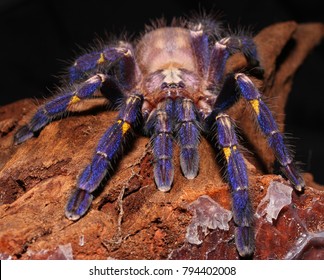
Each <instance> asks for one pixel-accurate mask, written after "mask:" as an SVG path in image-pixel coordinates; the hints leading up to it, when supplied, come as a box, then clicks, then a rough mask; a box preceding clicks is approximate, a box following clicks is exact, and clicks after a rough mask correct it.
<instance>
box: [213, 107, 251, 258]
mask: <svg viewBox="0 0 324 280" xmlns="http://www.w3.org/2000/svg"><path fill="white" fill-rule="evenodd" d="M215 120H216V128H217V140H218V144H219V145H220V147H221V149H222V151H223V153H224V156H225V159H226V163H227V176H228V180H229V184H230V186H231V194H232V203H233V205H232V209H233V217H234V222H235V224H236V225H237V228H236V229H235V242H236V247H237V250H238V252H239V254H240V256H248V255H251V254H253V252H254V248H255V244H254V230H253V211H252V206H251V202H250V198H249V193H248V185H249V181H248V173H247V169H246V165H245V162H244V159H243V156H242V154H241V153H240V152H239V150H238V142H237V137H236V134H235V131H234V128H233V125H232V122H231V120H230V118H229V116H228V115H226V114H222V113H220V114H218V115H217V116H216V118H215Z"/></svg>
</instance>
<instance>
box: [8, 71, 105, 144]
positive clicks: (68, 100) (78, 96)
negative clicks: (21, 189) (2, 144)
mask: <svg viewBox="0 0 324 280" xmlns="http://www.w3.org/2000/svg"><path fill="white" fill-rule="evenodd" d="M107 80H109V77H108V76H106V75H102V74H98V75H95V76H93V77H91V78H89V79H88V80H86V81H85V82H84V83H82V84H80V86H78V87H77V88H76V89H70V90H67V91H65V92H63V94H61V95H58V96H56V97H55V98H54V99H53V100H51V101H49V102H47V103H46V104H44V105H43V106H41V107H40V108H39V109H38V110H37V112H36V113H35V115H34V116H33V117H32V119H31V121H30V122H29V123H28V124H27V125H25V126H23V127H21V128H20V129H19V130H18V131H17V133H16V134H15V137H14V143H15V144H20V143H22V142H24V141H26V140H27V139H29V138H31V137H33V136H34V133H35V132H37V131H39V130H40V129H42V128H43V127H44V126H46V125H47V124H48V123H49V122H51V121H52V120H53V119H55V118H57V117H59V116H62V115H64V114H65V113H66V112H67V111H68V110H69V108H70V106H73V105H74V104H76V103H78V102H80V101H81V100H84V99H88V98H91V97H94V96H95V95H96V94H99V92H100V88H101V86H102V85H103V83H105V82H106V81H107Z"/></svg>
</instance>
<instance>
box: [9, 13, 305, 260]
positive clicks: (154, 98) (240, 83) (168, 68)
mask: <svg viewBox="0 0 324 280" xmlns="http://www.w3.org/2000/svg"><path fill="white" fill-rule="evenodd" d="M234 53H242V54H243V55H244V56H245V58H246V60H247V63H248V66H247V67H245V68H244V69H242V70H241V71H239V72H236V71H235V72H229V73H227V72H226V71H225V66H226V64H227V61H228V59H229V58H230V57H231V55H233V54H234ZM251 69H259V73H262V68H261V66H260V64H259V58H258V54H257V49H256V46H255V44H254V42H253V40H252V38H251V37H249V36H246V35H233V34H232V35H231V34H230V32H229V31H226V30H223V29H222V28H221V27H220V25H219V24H218V23H217V22H214V21H212V20H210V19H208V20H206V19H203V20H192V21H191V20H186V21H182V22H181V24H175V23H173V24H171V26H156V27H155V28H151V29H150V30H148V31H147V32H146V33H145V34H144V35H143V36H141V38H140V39H139V40H138V41H137V42H135V43H134V45H132V44H131V43H129V42H126V41H117V42H114V43H111V44H108V45H106V46H104V47H102V49H101V50H98V51H92V52H89V53H87V54H84V55H82V56H80V57H79V58H78V59H76V61H75V63H74V64H73V65H72V66H71V67H70V68H69V78H70V82H71V85H70V86H69V87H67V88H66V89H65V90H63V91H62V93H61V94H60V95H58V96H56V97H54V98H53V99H52V100H50V101H49V102H47V103H45V104H44V105H43V106H41V107H40V108H39V109H38V110H37V112H36V113H35V115H34V116H33V117H32V119H31V120H30V122H29V123H28V124H27V125H25V126H23V127H21V128H20V129H19V130H18V132H17V133H16V135H15V139H14V141H15V144H19V143H21V142H24V141H25V140H27V139H29V138H31V137H33V136H34V135H35V133H36V132H38V131H40V130H41V129H42V128H43V127H44V126H46V125H47V124H48V123H49V122H51V121H52V120H54V119H56V118H58V117H60V116H62V115H63V114H64V113H66V112H67V111H69V110H70V109H71V108H72V107H73V106H74V104H76V103H79V102H82V101H83V100H85V99H90V98H95V97H98V96H104V97H105V98H107V99H108V100H109V101H110V102H111V103H112V104H120V103H121V104H122V105H121V107H120V110H119V114H118V117H117V119H116V121H115V123H114V124H113V125H112V126H111V127H110V128H108V130H107V131H106V132H105V134H104V135H103V136H102V138H101V139H100V141H99V143H98V146H97V148H96V149H95V152H94V155H93V159H92V162H91V163H90V164H89V165H88V166H86V168H85V169H84V171H83V172H82V173H81V175H80V176H79V178H78V181H77V187H76V190H75V191H74V193H73V194H72V195H71V197H70V199H69V201H68V203H67V206H66V210H65V215H66V217H67V218H68V219H70V220H78V219H79V218H80V217H82V216H83V215H84V214H85V213H86V212H87V210H88V209H89V207H90V205H91V202H92V199H93V194H92V193H93V192H94V191H95V190H96V189H97V188H98V186H99V185H100V183H101V182H102V180H103V179H104V177H105V176H106V174H107V170H109V168H110V166H111V165H112V164H113V163H114V162H115V159H116V157H117V156H118V155H120V154H121V151H122V148H123V146H124V145H125V143H126V142H127V141H129V138H130V137H129V136H132V135H134V133H133V132H134V131H137V130H138V129H140V128H143V129H142V131H143V132H144V133H145V134H146V135H148V136H149V137H150V138H151V144H152V150H153V156H154V179H155V183H156V186H157V188H158V189H159V190H160V191H164V192H166V191H169V190H170V189H171V186H172V182H173V177H174V168H173V159H172V157H173V142H174V140H176V141H177V144H178V145H179V146H180V151H181V153H180V165H181V170H182V172H183V175H184V176H185V177H186V178H188V179H194V178H195V177H196V176H197V174H198V170H199V154H198V145H199V138H200V135H201V134H204V135H205V136H206V137H210V139H212V140H211V141H216V142H217V146H218V147H219V150H220V152H222V153H223V155H224V158H225V161H224V162H225V163H226V168H227V172H226V174H227V179H228V181H229V184H230V187H231V195H232V210H233V216H234V222H235V225H236V227H235V242H236V248H237V250H238V252H239V254H240V255H241V256H249V255H251V254H253V252H254V247H255V245H254V230H253V210H252V206H251V202H250V199H249V192H248V188H249V181H248V174H247V168H246V165H245V162H244V159H243V156H242V154H241V152H240V150H239V148H238V145H239V143H238V139H237V136H236V132H235V129H234V124H233V121H232V120H231V118H230V117H229V115H228V114H226V110H227V109H229V108H230V107H231V106H232V105H233V104H234V103H235V102H236V101H237V100H238V98H239V97H242V98H244V99H245V100H246V101H247V103H248V104H249V106H251V108H252V111H253V112H254V114H255V116H256V119H257V123H258V125H259V127H260V129H261V131H262V132H263V134H264V136H265V137H266V138H267V141H268V144H269V146H270V147H271V148H272V149H273V150H274V153H275V155H276V158H277V160H278V162H279V163H280V165H281V169H282V172H283V173H284V175H285V176H286V177H287V178H288V179H289V181H290V182H291V184H292V185H293V186H294V188H295V189H296V190H298V191H301V190H302V189H303V188H304V185H305V184H304V181H303V178H302V177H301V175H300V174H299V171H298V170H297V168H296V167H295V165H294V163H293V160H292V156H291V155H290V153H289V152H288V150H287V148H286V146H285V144H284V140H283V135H282V134H281V133H280V132H279V129H278V126H277V124H276V122H275V120H274V118H273V116H272V114H271V112H270V110H269V109H268V107H267V106H266V104H265V103H264V102H263V101H262V98H261V93H260V92H259V90H258V88H257V87H256V86H255V85H254V83H253V82H252V80H251V79H250V78H249V74H251V73H252V72H251ZM112 92H113V93H112Z"/></svg>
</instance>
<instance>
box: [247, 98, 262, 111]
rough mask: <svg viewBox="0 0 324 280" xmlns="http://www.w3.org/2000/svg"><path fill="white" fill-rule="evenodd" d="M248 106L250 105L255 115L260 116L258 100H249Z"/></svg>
mask: <svg viewBox="0 0 324 280" xmlns="http://www.w3.org/2000/svg"><path fill="white" fill-rule="evenodd" d="M249 102H250V104H251V105H252V108H253V110H254V111H255V112H256V113H257V115H259V114H260V102H259V100H258V99H252V100H249Z"/></svg>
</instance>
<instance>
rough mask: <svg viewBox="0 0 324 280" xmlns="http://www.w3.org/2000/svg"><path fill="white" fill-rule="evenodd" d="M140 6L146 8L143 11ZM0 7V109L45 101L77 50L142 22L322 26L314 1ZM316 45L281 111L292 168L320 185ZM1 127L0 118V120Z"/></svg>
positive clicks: (40, 1) (11, 0)
mask: <svg viewBox="0 0 324 280" xmlns="http://www.w3.org/2000/svg"><path fill="white" fill-rule="evenodd" d="M145 2H146V4H145ZM145 2H142V1H136V0H135V1H129V2H125V1H116V0H115V1H111V0H109V1H108V0H91V1H86V0H79V1H77V0H56V1H54V0H46V1H44V0H0V40H1V41H0V63H1V66H0V71H1V76H0V77H1V78H0V90H1V92H0V105H4V104H7V103H10V102H13V101H15V100H18V99H21V98H26V97H42V96H46V95H48V94H49V92H50V90H51V89H54V85H55V84H58V77H57V75H59V74H60V73H62V70H63V69H64V68H66V65H67V64H66V61H68V60H71V59H72V58H74V57H75V56H76V53H77V51H78V50H79V47H78V46H80V47H87V46H88V44H89V43H91V42H92V41H93V39H94V38H95V37H96V36H103V35H104V34H105V32H108V33H118V32H121V31H125V30H127V31H128V32H129V33H130V34H135V35H136V34H138V33H139V32H141V31H142V30H143V27H144V25H145V24H147V23H149V21H150V19H155V18H158V17H161V16H164V17H165V18H167V19H171V18H172V17H173V16H182V15H184V14H187V13H188V12H190V11H193V10H197V9H199V8H203V9H205V10H206V11H209V10H211V9H214V10H215V11H221V12H222V14H223V15H224V16H223V19H224V20H226V21H227V22H228V23H229V24H230V25H231V26H236V25H237V24H240V25H242V26H251V27H252V28H253V30H254V31H255V32H257V31H259V30H260V29H262V28H263V27H265V26H267V25H270V24H272V23H275V22H278V21H285V20H296V21H298V22H311V21H322V22H324V10H323V9H322V8H320V6H321V4H320V2H321V1H320V0H318V1H315V0H307V1H293V0H291V1H281V0H277V1H260V0H258V1H232V0H223V1H219V0H206V1H200V2H199V1H191V0H183V1H181V0H163V1H162V0H161V1H147V0H146V1H145ZM323 74H324V44H323V43H322V44H321V45H320V46H319V47H318V48H317V49H315V50H314V52H313V53H312V54H311V55H310V56H309V57H308V58H307V60H306V61H305V64H304V65H303V66H302V67H301V68H300V70H299V71H298V73H297V75H296V77H295V82H294V88H293V93H292V94H291V95H290V97H289V102H288V105H287V126H286V129H287V132H289V133H290V134H293V136H294V138H293V139H292V140H290V143H291V144H293V145H295V146H296V150H297V155H296V158H297V160H298V161H301V162H302V163H304V165H303V169H304V170H305V171H311V172H312V173H313V174H314V176H315V180H316V181H317V182H320V183H322V184H324V170H323V168H322V166H323V161H324V151H323V150H324V149H322V143H324V129H323V124H324V109H323V106H324V102H323V101H324V89H323V79H324V77H323ZM0 119H1V116H0Z"/></svg>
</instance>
